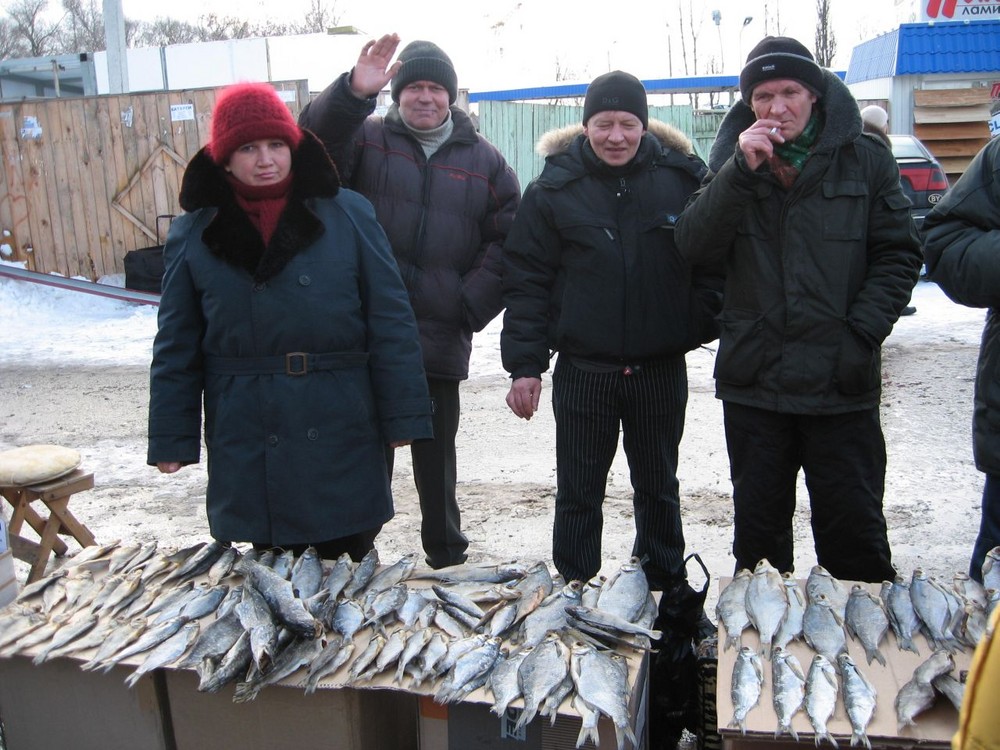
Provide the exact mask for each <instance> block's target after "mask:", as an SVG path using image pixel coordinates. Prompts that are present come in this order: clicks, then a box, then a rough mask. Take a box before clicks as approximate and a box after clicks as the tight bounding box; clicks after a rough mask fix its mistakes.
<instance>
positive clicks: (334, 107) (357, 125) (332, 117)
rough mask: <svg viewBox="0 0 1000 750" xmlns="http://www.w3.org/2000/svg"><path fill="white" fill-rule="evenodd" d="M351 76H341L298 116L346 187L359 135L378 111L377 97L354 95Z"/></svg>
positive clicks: (358, 147) (353, 162)
mask: <svg viewBox="0 0 1000 750" xmlns="http://www.w3.org/2000/svg"><path fill="white" fill-rule="evenodd" d="M350 76H351V72H350V71H348V72H346V73H342V74H341V75H340V76H339V77H338V78H337V79H336V80H335V81H334V82H333V83H331V84H330V85H329V86H327V87H326V88H325V89H323V90H322V91H321V92H320V93H319V94H318V95H317V96H316V98H315V99H313V100H312V101H311V102H309V103H308V104H307V105H306V106H305V107H304V108H303V109H302V112H301V113H300V114H299V127H301V128H305V129H306V130H309V131H311V132H312V133H313V134H315V135H316V137H317V138H319V139H320V141H321V142H322V143H323V147H324V148H325V149H326V152H327V153H328V154H329V155H330V159H332V160H333V163H334V165H336V167H337V172H338V173H339V175H340V179H341V180H342V181H343V182H344V184H350V183H351V173H352V172H353V169H354V164H355V163H356V161H357V156H358V152H359V149H360V145H359V142H360V131H361V129H362V126H363V125H364V122H365V119H366V118H367V117H368V116H369V115H370V114H371V113H372V112H374V111H375V102H376V99H375V97H372V98H369V99H359V98H358V97H356V96H355V95H354V94H352V93H351V88H350Z"/></svg>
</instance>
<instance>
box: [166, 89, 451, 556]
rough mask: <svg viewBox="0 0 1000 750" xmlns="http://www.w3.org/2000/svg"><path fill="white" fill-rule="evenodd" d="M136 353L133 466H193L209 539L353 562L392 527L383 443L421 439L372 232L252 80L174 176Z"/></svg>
mask: <svg viewBox="0 0 1000 750" xmlns="http://www.w3.org/2000/svg"><path fill="white" fill-rule="evenodd" d="M180 203H181V207H182V208H183V209H184V211H185V212H186V213H185V214H184V215H182V216H181V217H180V218H178V219H177V220H176V221H175V222H174V223H173V225H172V226H171V229H170V234H169V236H168V237H167V244H166V246H165V248H164V257H165V260H166V266H167V270H166V273H165V275H164V278H163V294H162V297H161V301H160V310H159V330H158V332H157V334H156V339H155V342H154V345H153V363H152V368H151V379H150V406H149V452H148V457H147V461H148V463H149V464H150V465H155V466H157V467H158V468H159V470H160V471H161V472H164V473H167V474H170V473H173V472H175V471H177V470H179V469H180V468H181V467H182V466H184V465H187V464H192V463H197V462H198V461H199V460H200V458H201V455H200V447H201V425H202V404H204V435H205V445H206V448H207V454H208V458H209V464H208V489H207V509H208V521H209V526H210V529H211V533H212V536H213V537H214V538H215V539H218V540H220V541H225V542H235V541H246V542H252V543H254V545H255V546H257V547H258V548H263V547H282V548H286V549H289V548H292V549H296V550H297V551H301V550H302V549H304V548H305V547H306V546H308V545H314V546H316V547H317V549H318V550H319V552H320V554H321V556H323V557H325V558H332V557H337V556H339V555H340V554H342V553H344V552H348V553H349V554H350V555H351V556H352V557H353V558H354V559H355V560H358V559H360V558H361V557H362V556H363V555H364V554H365V553H366V552H367V551H368V550H370V549H372V547H373V546H374V539H375V536H376V535H377V534H378V532H379V530H380V529H381V527H382V525H383V524H384V523H385V522H386V521H388V520H389V519H390V518H391V517H392V515H393V508H392V497H391V494H390V491H389V481H388V474H387V471H386V465H385V445H397V446H398V445H406V444H408V443H409V442H410V441H412V440H416V439H421V438H429V437H431V433H432V429H431V404H430V399H429V397H428V392H427V382H426V378H425V376H424V372H423V365H422V363H421V356H420V346H419V342H418V337H417V329H416V323H415V321H414V317H413V311H412V309H411V307H410V303H409V300H408V297H407V293H406V289H405V287H404V286H403V282H402V279H401V278H400V275H399V271H398V269H397V267H396V263H395V261H394V260H393V258H392V251H391V250H390V248H389V245H388V242H387V240H386V237H385V234H384V232H383V231H382V229H381V227H380V226H379V224H378V223H377V222H376V221H375V215H374V211H373V210H372V207H371V204H369V203H368V201H367V200H365V199H364V198H363V197H361V196H360V195H359V194H357V193H354V192H352V191H350V190H346V189H341V187H340V181H339V179H338V177H337V173H336V170H335V169H334V168H333V165H332V164H331V162H330V160H329V157H328V156H327V154H326V151H325V150H324V148H323V146H322V145H321V144H320V142H319V141H318V140H317V139H316V137H315V136H313V135H312V134H311V133H310V132H308V131H305V130H302V129H300V128H299V127H298V125H296V123H295V120H294V118H293V117H292V115H291V112H290V111H289V109H288V107H287V106H286V105H285V103H284V102H282V101H281V99H280V98H279V97H278V95H277V93H276V92H275V91H274V89H273V88H272V87H271V86H270V85H268V84H264V83H245V84H238V85H234V86H231V87H229V88H227V89H225V90H224V91H223V92H222V94H221V95H220V96H219V98H218V100H217V102H216V106H215V110H214V111H213V113H212V128H211V140H210V141H209V143H208V145H207V146H205V148H203V149H202V150H201V151H199V152H198V153H197V154H196V155H195V156H194V158H193V159H192V160H191V162H190V163H189V164H188V167H187V169H186V170H185V172H184V180H183V183H182V186H181V194H180Z"/></svg>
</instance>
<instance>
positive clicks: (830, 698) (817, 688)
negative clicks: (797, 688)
mask: <svg viewBox="0 0 1000 750" xmlns="http://www.w3.org/2000/svg"><path fill="white" fill-rule="evenodd" d="M839 690H840V685H839V683H838V680H837V671H836V670H835V669H834V667H833V664H831V663H830V660H829V659H827V658H826V657H825V656H823V654H816V655H815V656H813V660H812V663H811V664H810V665H809V673H808V674H807V675H806V698H805V707H806V716H808V717H809V723H810V724H812V728H813V732H814V733H815V735H816V737H815V742H816V744H817V745H819V743H820V740H826V741H827V742H829V743H830V744H831V745H833V746H834V747H837V741H836V740H835V739H834V738H833V736H832V735H831V734H830V730H829V729H827V722H828V721H829V720H830V717H831V716H833V711H834V709H835V708H836V707H837V693H838V692H839Z"/></svg>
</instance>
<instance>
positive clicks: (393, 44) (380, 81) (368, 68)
mask: <svg viewBox="0 0 1000 750" xmlns="http://www.w3.org/2000/svg"><path fill="white" fill-rule="evenodd" d="M398 46H399V34H385V35H383V36H381V37H379V38H378V39H371V40H369V41H368V43H367V44H365V46H364V47H362V48H361V54H360V55H358V61H357V63H355V65H354V70H352V71H351V92H352V93H353V94H354V95H355V96H357V97H359V98H361V99H367V98H369V97H372V96H375V95H376V94H378V92H379V91H381V90H382V89H384V88H385V87H386V84H388V83H389V81H391V80H392V77H393V76H394V75H396V73H398V72H399V69H400V67H401V66H402V63H401V62H399V61H398V60H397V61H396V62H394V63H392V64H390V62H391V60H392V58H393V57H395V55H396V48H397V47H398Z"/></svg>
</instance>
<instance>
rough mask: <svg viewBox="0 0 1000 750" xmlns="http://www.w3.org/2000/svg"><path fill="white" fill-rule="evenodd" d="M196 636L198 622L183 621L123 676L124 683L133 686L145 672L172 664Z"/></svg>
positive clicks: (189, 646)
mask: <svg viewBox="0 0 1000 750" xmlns="http://www.w3.org/2000/svg"><path fill="white" fill-rule="evenodd" d="M197 637H198V623H197V622H193V621H192V622H186V623H184V625H183V626H182V627H181V629H180V630H178V631H177V632H176V633H174V634H173V635H172V636H170V637H169V638H167V639H166V640H165V641H163V643H160V644H159V645H158V646H156V648H154V649H152V650H151V651H150V652H149V654H147V655H146V658H145V659H143V661H142V664H140V665H139V666H138V667H136V668H135V671H134V672H132V674H130V675H129V676H128V677H126V678H125V685H126V686H127V687H133V686H134V685H135V683H137V682H138V681H139V678H141V677H142V676H143V675H144V674H146V673H147V672H151V671H153V670H154V669H159V668H160V667H167V666H170V665H171V664H173V663H174V662H175V661H177V660H178V659H179V658H180V657H181V656H183V655H184V652H186V651H187V650H188V649H189V648H191V644H193V643H194V642H195V639H196V638H197Z"/></svg>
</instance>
